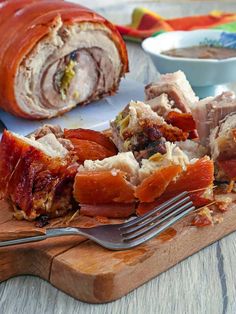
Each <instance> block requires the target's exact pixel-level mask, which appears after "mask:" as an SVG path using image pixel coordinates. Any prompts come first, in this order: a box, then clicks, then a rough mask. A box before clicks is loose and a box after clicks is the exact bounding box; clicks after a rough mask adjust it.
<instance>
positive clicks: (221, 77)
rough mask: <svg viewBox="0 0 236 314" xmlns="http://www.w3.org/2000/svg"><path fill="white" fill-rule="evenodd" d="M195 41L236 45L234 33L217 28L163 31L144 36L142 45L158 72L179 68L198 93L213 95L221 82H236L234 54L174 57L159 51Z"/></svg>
mask: <svg viewBox="0 0 236 314" xmlns="http://www.w3.org/2000/svg"><path fill="white" fill-rule="evenodd" d="M198 45H209V46H220V47H228V48H235V49H236V34H234V33H227V32H223V31H221V30H196V31H176V32H167V33H163V34H160V35H157V36H154V37H149V38H147V39H145V40H144V41H143V43H142V47H143V49H144V50H145V51H146V52H147V53H148V54H149V55H150V56H151V58H152V60H153V62H154V64H155V66H156V68H157V70H158V71H159V72H160V73H162V74H163V73H170V72H175V71H178V70H182V71H183V72H184V73H185V75H186V77H187V79H188V80H189V82H190V84H191V85H192V86H193V87H194V89H195V91H196V92H197V94H198V96H200V97H205V96H209V95H214V94H216V93H217V90H219V89H225V88H224V87H222V84H226V83H231V82H236V57H235V58H229V59H223V60H217V59H192V58H177V57H171V56H166V55H163V54H161V53H162V52H163V51H166V50H169V49H174V48H184V47H190V46H198Z"/></svg>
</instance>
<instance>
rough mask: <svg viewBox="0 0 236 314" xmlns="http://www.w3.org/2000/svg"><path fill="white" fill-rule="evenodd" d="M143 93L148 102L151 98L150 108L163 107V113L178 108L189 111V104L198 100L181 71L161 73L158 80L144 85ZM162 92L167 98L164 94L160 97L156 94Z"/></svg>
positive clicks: (184, 111) (181, 110)
mask: <svg viewBox="0 0 236 314" xmlns="http://www.w3.org/2000/svg"><path fill="white" fill-rule="evenodd" d="M145 93H146V100H147V101H148V102H149V101H150V100H151V103H150V104H151V106H152V108H154V110H155V111H157V110H160V109H158V107H159V106H160V107H162V108H163V107H165V108H166V113H165V114H167V113H168V112H169V111H170V109H172V110H176V109H178V110H179V111H180V112H183V113H187V112H188V113H190V112H191V110H190V106H191V104H192V103H194V102H196V101H198V97H196V95H195V93H194V91H193V90H192V87H191V86H190V84H189V82H188V80H187V79H186V76H185V74H184V73H183V72H182V71H177V72H174V73H167V74H162V75H161V76H160V79H159V81H158V82H154V83H151V84H148V85H147V86H146V87H145ZM162 94H165V95H167V96H168V99H166V96H162V98H161V99H160V98H159V97H158V96H160V95H162ZM155 101H156V106H155ZM160 103H161V104H160ZM159 104H160V105H159ZM178 110H177V111H178Z"/></svg>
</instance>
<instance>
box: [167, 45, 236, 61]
mask: <svg viewBox="0 0 236 314" xmlns="http://www.w3.org/2000/svg"><path fill="white" fill-rule="evenodd" d="M161 54H162V55H166V56H171V57H177V58H192V59H218V60H222V59H228V58H234V57H236V49H233V48H224V47H210V46H192V47H186V48H177V49H170V50H166V51H163V52H162V53H161Z"/></svg>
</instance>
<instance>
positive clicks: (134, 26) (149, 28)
mask: <svg viewBox="0 0 236 314" xmlns="http://www.w3.org/2000/svg"><path fill="white" fill-rule="evenodd" d="M117 28H118V30H119V31H120V33H121V35H122V36H123V37H124V38H125V39H128V40H132V41H141V40H143V39H144V38H147V37H149V36H152V35H156V34H159V33H163V32H168V31H177V30H194V29H202V28H215V29H222V30H225V31H229V32H236V13H224V12H221V11H212V12H210V13H209V14H208V15H199V16H186V17H182V18H175V19H165V18H164V17H162V16H160V15H158V14H157V13H155V12H152V11H150V10H148V9H145V8H137V9H135V10H134V11H133V14H132V22H131V24H129V25H126V26H121V25H118V26H117Z"/></svg>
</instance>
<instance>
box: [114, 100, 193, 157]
mask: <svg viewBox="0 0 236 314" xmlns="http://www.w3.org/2000/svg"><path fill="white" fill-rule="evenodd" d="M111 127H112V138H113V142H114V143H115V145H116V146H117V147H118V149H119V151H121V152H125V151H132V152H133V153H134V155H135V157H136V158H137V160H138V161H141V160H142V159H143V158H149V157H150V156H151V155H153V154H155V153H157V152H158V153H160V154H165V153H166V148H165V145H164V143H165V141H166V140H167V141H170V142H174V141H181V140H186V138H187V137H188V133H187V132H184V131H182V130H181V129H179V128H178V127H174V126H172V125H170V124H167V123H166V121H165V120H164V118H163V117H161V116H159V115H158V114H157V113H156V112H154V111H153V110H152V108H151V107H150V106H149V105H148V104H145V103H143V102H140V101H137V102H135V101H131V102H130V104H129V105H128V106H127V107H126V108H125V109H124V110H123V111H122V112H120V113H119V114H118V116H117V117H116V119H115V120H114V121H113V122H112V123H111Z"/></svg>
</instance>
